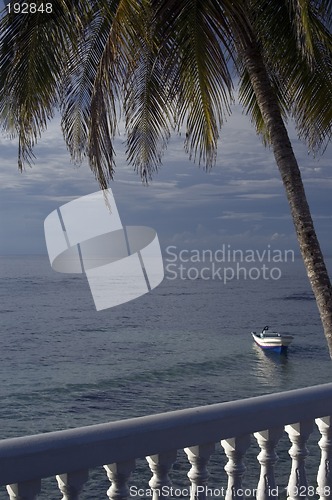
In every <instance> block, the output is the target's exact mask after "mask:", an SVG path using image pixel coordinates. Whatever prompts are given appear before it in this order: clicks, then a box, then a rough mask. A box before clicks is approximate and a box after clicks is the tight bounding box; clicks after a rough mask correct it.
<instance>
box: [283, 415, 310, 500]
mask: <svg viewBox="0 0 332 500" xmlns="http://www.w3.org/2000/svg"><path fill="white" fill-rule="evenodd" d="M285 431H286V432H287V434H288V436H289V439H290V441H291V443H292V447H291V448H290V450H289V452H288V453H289V455H290V456H291V458H292V469H291V473H290V476H289V482H288V486H287V493H288V498H289V499H290V500H299V499H301V498H302V499H303V498H306V497H307V496H308V482H307V476H306V470H305V459H306V457H307V455H308V450H307V447H306V443H307V441H308V438H309V436H310V434H311V433H312V431H313V422H312V421H311V420H307V421H302V422H298V423H297V424H292V425H286V427H285ZM311 488H312V485H311ZM311 496H312V495H311Z"/></svg>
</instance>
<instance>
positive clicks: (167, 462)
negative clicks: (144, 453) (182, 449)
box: [146, 450, 176, 500]
mask: <svg viewBox="0 0 332 500" xmlns="http://www.w3.org/2000/svg"><path fill="white" fill-rule="evenodd" d="M146 460H147V462H148V464H149V467H150V470H151V472H152V478H151V479H150V481H149V486H150V488H151V489H152V491H153V496H152V500H158V499H159V498H168V497H169V496H170V495H169V494H168V493H169V492H170V486H171V485H172V483H171V481H170V479H169V476H168V473H169V471H170V469H171V467H172V465H173V463H174V462H175V461H176V450H175V451H170V452H167V453H159V454H157V455H150V456H149V457H146Z"/></svg>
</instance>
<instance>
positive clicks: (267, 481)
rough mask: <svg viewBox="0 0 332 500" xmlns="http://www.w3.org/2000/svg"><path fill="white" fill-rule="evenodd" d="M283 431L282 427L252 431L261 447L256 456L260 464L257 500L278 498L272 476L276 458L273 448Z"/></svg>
mask: <svg viewBox="0 0 332 500" xmlns="http://www.w3.org/2000/svg"><path fill="white" fill-rule="evenodd" d="M283 432H284V429H283V428H276V429H268V430H265V431H260V432H255V433H254V436H255V438H256V439H257V442H258V445H259V447H260V449H261V452H260V453H259V455H258V456H257V460H258V461H259V463H260V465H261V473H260V478H259V481H258V485H257V496H256V498H257V500H268V499H269V498H278V488H277V487H276V482H275V477H274V464H275V463H276V461H277V460H278V455H277V454H276V452H275V448H276V446H277V444H278V441H279V439H280V438H281V436H282V434H283Z"/></svg>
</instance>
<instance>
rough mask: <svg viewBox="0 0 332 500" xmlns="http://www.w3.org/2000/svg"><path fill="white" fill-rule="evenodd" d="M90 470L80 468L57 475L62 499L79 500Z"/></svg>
mask: <svg viewBox="0 0 332 500" xmlns="http://www.w3.org/2000/svg"><path fill="white" fill-rule="evenodd" d="M88 477H89V471H87V470H80V471H75V472H69V473H67V474H60V475H58V476H56V479H57V481H58V487H59V490H60V491H61V493H62V494H63V497H62V500H78V498H79V494H80V492H81V490H82V488H83V486H84V483H86V481H87V480H88Z"/></svg>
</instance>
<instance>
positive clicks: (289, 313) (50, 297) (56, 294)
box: [0, 256, 332, 500]
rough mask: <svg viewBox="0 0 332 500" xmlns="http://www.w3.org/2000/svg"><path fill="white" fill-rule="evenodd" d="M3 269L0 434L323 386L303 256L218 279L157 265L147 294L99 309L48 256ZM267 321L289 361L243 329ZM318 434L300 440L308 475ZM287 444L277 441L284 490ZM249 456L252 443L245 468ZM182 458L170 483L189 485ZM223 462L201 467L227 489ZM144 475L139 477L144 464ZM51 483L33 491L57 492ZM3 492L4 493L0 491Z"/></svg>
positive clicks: (8, 260)
mask: <svg viewBox="0 0 332 500" xmlns="http://www.w3.org/2000/svg"><path fill="white" fill-rule="evenodd" d="M0 269H1V271H0V272H1V281H0V300H1V301H0V304H1V305H0V308H1V309H0V326H1V329H0V346H1V351H0V352H1V363H0V380H1V386H0V394H1V406H0V436H1V439H3V438H8V437H14V436H22V435H26V434H35V433H40V432H48V431H53V430H59V429H66V428H72V427H77V426H84V425H90V424H96V423H101V422H107V421H114V420H118V419H123V418H131V417H136V416H142V415H148V414H152V413H159V412H164V411H170V410H175V409H180V408H187V407H194V406H198V405H206V404H211V403H219V402H223V401H230V400H235V399H239V398H246V397H252V396H257V395H261V394H267V393H273V392H278V391H286V390H289V389H295V388H300V387H306V386H311V385H316V384H321V383H326V382H330V381H332V370H331V368H332V364H331V361H330V358H329V355H328V350H327V347H326V342H325V339H324V335H323V332H322V327H321V324H320V319H319V315H318V311H317V307H316V303H315V301H314V299H313V296H312V293H311V289H310V285H309V283H308V280H307V278H306V275H305V271H304V267H303V264H302V262H301V260H295V261H294V262H287V263H284V264H283V266H282V268H280V269H281V271H282V273H281V276H280V277H279V278H278V279H263V278H262V277H260V278H259V279H250V278H249V277H248V276H244V275H242V276H239V277H238V278H239V279H236V278H234V279H231V280H229V281H227V282H226V283H225V282H224V281H223V280H221V279H219V278H218V276H215V277H214V279H212V275H211V276H210V279H209V276H208V275H206V274H205V275H204V276H200V275H199V274H198V276H195V277H194V278H195V279H192V277H190V276H182V278H186V279H181V277H180V276H179V275H178V276H177V277H176V279H174V275H172V274H171V273H167V272H166V277H165V279H164V281H163V282H162V283H161V285H160V286H158V287H157V288H156V289H154V290H153V291H152V292H151V293H149V294H147V295H145V296H143V297H141V298H139V299H136V300H134V301H132V302H129V303H127V304H122V305H120V306H118V307H114V308H112V309H107V310H104V311H99V312H97V311H96V310H95V309H94V304H93V300H92V296H91V293H90V290H89V287H88V284H87V281H86V278H85V277H84V276H82V275H72V274H61V273H56V272H54V271H53V270H52V269H51V268H50V266H49V262H48V259H47V257H46V256H16V257H1V258H0ZM265 325H269V326H270V327H271V328H272V329H275V330H278V331H280V332H282V333H289V334H291V335H294V341H293V344H292V345H291V347H290V348H289V351H288V355H287V356H279V355H274V356H268V355H266V354H264V352H262V351H261V350H260V349H259V348H258V347H257V346H256V345H255V344H254V343H253V341H252V338H251V335H250V331H251V330H260V329H261V328H263V327H264V326H265ZM318 438H319V436H317V435H316V434H315V435H314V436H313V440H314V441H315V440H316V441H315V442H313V444H312V446H311V445H310V443H309V448H310V451H312V453H311V456H310V457H309V459H308V470H309V479H310V481H314V478H315V474H316V472H317V460H318V455H317V453H318V447H317V444H316V443H317V439H318ZM311 448H312V450H311ZM288 449H289V441H288V440H287V438H286V437H285V439H283V440H282V441H281V444H280V451H278V454H279V456H280V461H279V464H278V466H277V468H278V470H279V482H280V487H281V488H282V487H283V486H286V484H285V482H286V480H287V474H289V466H290V460H289V458H287V451H288ZM257 452H258V450H257V448H255V445H253V447H252V450H251V451H250V452H248V456H247V460H248V461H250V464H251V463H253V462H255V463H256V464H257V460H256V458H255V457H256V456H257ZM179 464H180V465H177V466H176V467H175V469H174V471H173V478H174V479H175V482H176V481H178V484H180V483H181V481H184V483H183V484H188V483H187V480H186V472H187V471H188V462H187V461H186V460H185V459H184V458H183V457H182V459H181V456H180V460H179ZM224 465H225V457H224V456H223V454H222V453H221V449H220V450H219V451H218V452H217V454H216V455H214V456H213V457H212V459H211V466H210V468H211V476H212V482H214V484H215V485H216V486H218V487H221V482H223V484H224V486H225V485H226V484H227V481H226V478H225V473H224V472H223V466H224ZM141 470H142V471H143V478H145V479H144V480H145V481H146V480H148V478H149V475H150V474H149V471H146V465H145V464H143V463H142V464H141V465H140V464H138V473H140V472H141ZM257 470H258V469H257ZM138 473H136V475H135V474H134V476H133V477H134V480H135V481H136V480H137V481H138V475H139V474H138ZM93 474H94V473H93ZM96 474H97V475H98V474H99V473H96ZM104 476H105V474H103V477H104ZM141 476H142V474H141ZM135 478H136V479H135ZM146 478H147V479H146ZM225 481H226V483H225ZM248 484H249V483H248ZM256 484H257V478H256ZM107 487H108V486H107V478H106V479H105V483H103V484H99V486H98V488H100V490H96V489H95V488H96V485H93V487H91V488H90V487H89V485H88V486H87V488H86V493H85V495H86V496H85V497H84V496H83V497H82V498H86V499H88V498H89V499H90V500H91V499H94V498H96V499H97V498H98V499H99V498H106V493H105V492H106V489H107ZM48 488H49V486H46V492H47V493H44V495H46V496H41V497H40V498H45V499H46V498H47V499H48V500H49V499H50V498H52V499H53V498H54V499H55V498H60V496H59V492H58V491H57V490H56V489H55V490H52V489H48ZM89 488H90V489H89ZM98 491H99V492H98ZM0 498H1V499H2V498H3V499H5V498H7V496H6V494H5V493H4V492H3V491H0Z"/></svg>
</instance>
